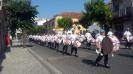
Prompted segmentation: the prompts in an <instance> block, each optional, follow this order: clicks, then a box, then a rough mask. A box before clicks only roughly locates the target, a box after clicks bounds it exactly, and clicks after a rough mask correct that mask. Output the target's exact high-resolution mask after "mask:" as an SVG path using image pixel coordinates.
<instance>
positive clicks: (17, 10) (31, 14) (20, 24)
mask: <svg viewBox="0 0 133 74" xmlns="http://www.w3.org/2000/svg"><path fill="white" fill-rule="evenodd" d="M36 7H37V6H32V5H31V1H29V0H13V1H10V3H9V4H8V7H7V10H8V13H9V14H8V21H9V28H10V30H11V34H12V35H15V32H16V29H21V30H22V35H23V40H22V41H23V45H24V46H25V37H26V32H27V30H30V29H32V28H33V23H34V18H35V17H36V15H37V14H38V12H37V9H36Z"/></svg>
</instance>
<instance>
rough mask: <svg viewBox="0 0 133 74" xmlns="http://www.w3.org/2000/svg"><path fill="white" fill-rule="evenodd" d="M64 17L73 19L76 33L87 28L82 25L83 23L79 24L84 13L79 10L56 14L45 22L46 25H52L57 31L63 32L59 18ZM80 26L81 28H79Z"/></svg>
mask: <svg viewBox="0 0 133 74" xmlns="http://www.w3.org/2000/svg"><path fill="white" fill-rule="evenodd" d="M63 17H69V18H71V19H72V22H73V24H72V26H73V28H75V33H76V32H80V31H83V30H85V28H83V27H82V25H80V24H79V19H80V18H81V17H82V13H78V12H64V13H61V14H59V15H56V16H54V18H53V19H51V20H49V21H47V22H46V23H44V26H50V27H52V29H53V30H54V31H56V32H63V28H60V27H59V26H58V22H57V21H58V19H61V18H63ZM79 27H80V30H79V29H78V28H79Z"/></svg>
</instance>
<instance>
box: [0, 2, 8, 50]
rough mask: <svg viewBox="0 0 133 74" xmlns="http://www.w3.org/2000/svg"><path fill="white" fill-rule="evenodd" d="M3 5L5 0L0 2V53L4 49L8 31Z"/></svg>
mask: <svg viewBox="0 0 133 74" xmlns="http://www.w3.org/2000/svg"><path fill="white" fill-rule="evenodd" d="M5 4H6V0H0V51H1V50H3V49H5V48H6V46H5V35H6V33H7V31H8V29H7V26H8V25H7V19H6V9H5Z"/></svg>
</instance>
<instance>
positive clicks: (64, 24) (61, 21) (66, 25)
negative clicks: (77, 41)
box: [57, 17, 72, 30]
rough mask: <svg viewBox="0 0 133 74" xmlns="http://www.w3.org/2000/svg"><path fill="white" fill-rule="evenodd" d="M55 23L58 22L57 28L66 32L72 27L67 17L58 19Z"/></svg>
mask: <svg viewBox="0 0 133 74" xmlns="http://www.w3.org/2000/svg"><path fill="white" fill-rule="evenodd" d="M57 22H58V26H59V27H60V28H64V30H68V29H69V28H71V27H72V19H71V18H69V17H64V18H61V19H58V20H57Z"/></svg>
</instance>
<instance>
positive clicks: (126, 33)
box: [124, 31, 132, 42]
mask: <svg viewBox="0 0 133 74" xmlns="http://www.w3.org/2000/svg"><path fill="white" fill-rule="evenodd" d="M131 35H132V34H131V32H130V31H125V32H124V37H126V39H127V41H128V42H129V37H130V36H131Z"/></svg>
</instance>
